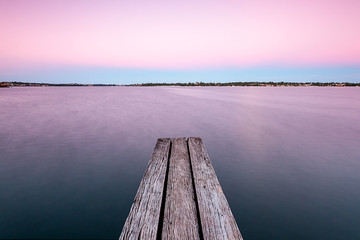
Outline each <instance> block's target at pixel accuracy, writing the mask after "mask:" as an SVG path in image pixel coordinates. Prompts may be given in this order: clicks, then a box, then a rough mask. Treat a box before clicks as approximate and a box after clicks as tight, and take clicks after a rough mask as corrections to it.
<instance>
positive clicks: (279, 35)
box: [0, 0, 360, 84]
mask: <svg viewBox="0 0 360 240" xmlns="http://www.w3.org/2000/svg"><path fill="white" fill-rule="evenodd" d="M359 29H360V1H359V0H301V1H300V0H242V1H241V0H238V1H226V0H219V1H215V0H206V1H205V0H197V1H190V0H174V1H160V0H132V1H120V0H118V1H97V0H59V1H57V0H52V1H48V0H28V1H24V0H23V1H19V0H1V1H0V81H28V82H33V81H39V80H41V81H42V82H92V83H120V84H121V83H135V82H149V81H161V82H166V81H173V80H172V79H177V81H180V82H189V81H219V82H226V81H257V80H258V81H264V80H265V81H349V82H360V44H359V43H360V30H359ZM249 73H251V74H249ZM139 76H141V77H139ZM249 76H251V77H249ZM216 77H217V78H218V80H217V78H216ZM279 79H281V80H279Z"/></svg>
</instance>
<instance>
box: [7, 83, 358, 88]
mask: <svg viewBox="0 0 360 240" xmlns="http://www.w3.org/2000/svg"><path fill="white" fill-rule="evenodd" d="M118 86H121V87H124V86H129V87H156V86H165V87H166V86H179V87H236V86H241V87H360V83H349V82H325V83H322V82H305V83H297V82H228V83H204V82H195V83H140V84H123V85H120V84H79V83H29V82H0V87H1V88H7V87H118Z"/></svg>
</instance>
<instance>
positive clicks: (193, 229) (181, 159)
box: [162, 138, 200, 239]
mask: <svg viewBox="0 0 360 240" xmlns="http://www.w3.org/2000/svg"><path fill="white" fill-rule="evenodd" d="M168 174H169V175H168V182H167V190H166V200H165V210H164V222H163V228H162V239H200V234H199V225H198V219H197V208H196V202H195V196H194V188H193V182H192V176H191V169H190V159H189V154H188V147H187V142H186V139H185V138H176V139H173V141H172V147H171V156H170V162H169V173H168Z"/></svg>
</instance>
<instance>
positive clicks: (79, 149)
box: [0, 87, 360, 240]
mask: <svg viewBox="0 0 360 240" xmlns="http://www.w3.org/2000/svg"><path fill="white" fill-rule="evenodd" d="M178 136H180V137H182V136H185V137H188V136H200V137H202V138H203V141H204V143H205V146H206V147H207V150H208V152H209V155H210V158H211V160H212V162H213V166H214V168H215V171H216V172H217V175H218V178H219V181H220V183H221V185H222V187H223V190H224V192H225V195H226V197H227V199H228V201H229V204H230V206H231V209H232V211H233V214H234V216H235V218H236V220H237V223H238V226H239V228H240V231H241V233H242V235H243V237H244V238H245V239H246V240H251V239H266V240H269V239H314V240H315V239H316V240H318V239H354V240H355V239H360V227H359V226H360V204H359V203H360V88H315V87H300V88H292V87H287V88H265V87H264V88H262V87H255V88H252V87H204V88H200V87H194V88H190V87H186V88H181V87H153V88H150V87H43V88H41V87H39V88H37V87H33V88H26V87H22V88H9V89H0V238H58V239H60V238H61V239H63V238H72V239H74V238H83V239H84V238H86V239H88V238H101V239H117V238H118V236H119V234H120V232H121V230H122V227H123V224H124V222H125V219H126V217H127V215H128V212H129V210H130V206H131V204H132V201H133V198H134V196H135V193H136V191H137V188H138V186H139V183H140V180H141V178H142V175H143V172H144V170H145V168H146V165H147V162H148V160H149V159H150V156H151V153H152V150H153V148H154V145H155V142H156V139H157V138H159V137H178Z"/></svg>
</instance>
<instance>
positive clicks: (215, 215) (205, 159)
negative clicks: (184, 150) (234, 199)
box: [188, 138, 242, 239]
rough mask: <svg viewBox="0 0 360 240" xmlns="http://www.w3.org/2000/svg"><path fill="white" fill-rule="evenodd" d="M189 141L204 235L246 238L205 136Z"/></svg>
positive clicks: (220, 237)
mask: <svg viewBox="0 0 360 240" xmlns="http://www.w3.org/2000/svg"><path fill="white" fill-rule="evenodd" d="M188 144H189V151H190V158H191V164H192V170H193V176H194V184H195V190H196V195H197V201H198V208H199V214H200V220H201V226H202V234H203V236H204V239H242V236H241V234H240V231H239V228H238V226H237V224H236V221H235V218H234V216H233V214H232V212H231V210H230V206H229V204H228V202H227V200H226V197H225V195H224V193H223V191H222V188H221V186H220V183H219V181H218V179H217V177H216V173H215V171H214V169H213V167H212V165H211V162H210V158H209V156H208V154H207V151H206V149H205V146H204V144H203V142H202V140H201V138H189V140H188Z"/></svg>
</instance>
